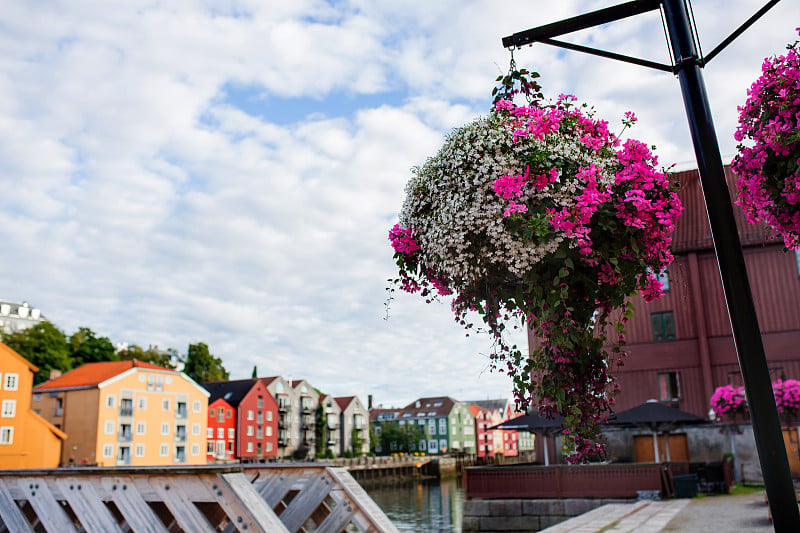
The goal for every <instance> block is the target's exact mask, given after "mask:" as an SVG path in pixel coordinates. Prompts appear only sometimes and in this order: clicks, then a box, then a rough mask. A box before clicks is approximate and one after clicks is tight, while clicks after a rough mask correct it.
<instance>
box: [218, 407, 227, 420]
mask: <svg viewBox="0 0 800 533" xmlns="http://www.w3.org/2000/svg"><path fill="white" fill-rule="evenodd" d="M217 422H225V409H222V408H219V409H217Z"/></svg>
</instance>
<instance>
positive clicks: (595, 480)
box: [464, 463, 689, 499]
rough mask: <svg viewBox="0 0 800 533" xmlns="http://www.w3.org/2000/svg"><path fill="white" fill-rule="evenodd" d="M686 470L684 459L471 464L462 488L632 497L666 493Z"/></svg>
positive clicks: (486, 494) (498, 493) (478, 494)
mask: <svg viewBox="0 0 800 533" xmlns="http://www.w3.org/2000/svg"><path fill="white" fill-rule="evenodd" d="M688 473H689V464H688V463H658V464H656V463H649V464H644V463H628V464H619V463H612V464H588V465H551V466H522V465H517V466H512V467H472V468H467V469H466V471H465V474H466V475H465V477H464V491H465V497H466V498H485V499H496V498H531V499H535V498H557V499H562V498H636V497H637V492H638V491H657V492H659V493H660V494H663V493H665V492H667V493H668V492H670V491H671V486H670V485H671V480H672V476H673V475H682V474H688ZM665 485H666V486H665ZM665 489H666V490H665Z"/></svg>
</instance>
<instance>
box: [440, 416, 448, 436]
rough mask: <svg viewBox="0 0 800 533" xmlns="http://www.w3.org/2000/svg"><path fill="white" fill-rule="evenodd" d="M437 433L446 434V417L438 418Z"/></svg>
mask: <svg viewBox="0 0 800 533" xmlns="http://www.w3.org/2000/svg"><path fill="white" fill-rule="evenodd" d="M439 435H447V419H446V418H440V419H439Z"/></svg>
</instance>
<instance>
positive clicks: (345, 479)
mask: <svg viewBox="0 0 800 533" xmlns="http://www.w3.org/2000/svg"><path fill="white" fill-rule="evenodd" d="M328 472H329V473H330V475H331V477H332V478H333V479H334V481H335V482H336V483H337V484H339V485H340V486H341V487H342V489H343V490H344V492H345V493H347V495H348V497H349V498H350V499H351V500H352V502H353V505H354V507H355V508H356V510H357V512H356V516H354V521H355V520H358V519H359V518H362V519H363V520H366V521H367V522H369V525H370V526H371V527H372V528H374V529H375V531H378V532H380V533H399V530H398V529H397V527H395V525H394V524H392V522H391V521H390V520H389V517H387V516H386V514H385V513H384V512H383V511H382V510H381V508H380V507H378V504H377V503H375V502H374V501H373V500H372V498H370V497H369V494H367V492H366V491H365V490H364V489H363V488H362V487H361V485H359V484H358V482H357V481H356V480H355V479H353V476H351V475H350V473H349V472H348V471H347V469H346V468H328ZM363 520H362V521H363Z"/></svg>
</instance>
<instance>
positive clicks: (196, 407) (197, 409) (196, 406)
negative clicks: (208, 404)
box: [192, 400, 200, 413]
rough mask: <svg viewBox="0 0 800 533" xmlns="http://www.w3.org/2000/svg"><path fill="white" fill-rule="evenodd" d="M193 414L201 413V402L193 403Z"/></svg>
mask: <svg viewBox="0 0 800 533" xmlns="http://www.w3.org/2000/svg"><path fill="white" fill-rule="evenodd" d="M192 412H194V413H199V412H200V400H195V401H193V402H192Z"/></svg>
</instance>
